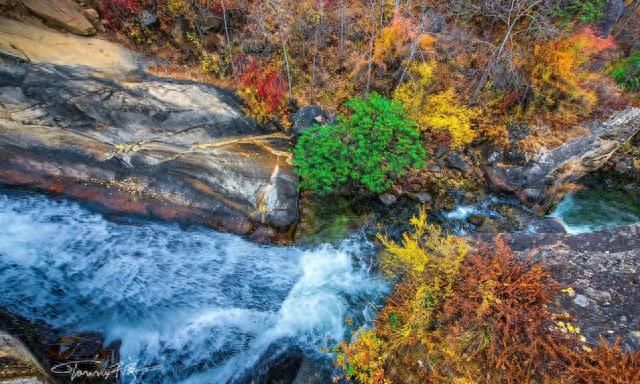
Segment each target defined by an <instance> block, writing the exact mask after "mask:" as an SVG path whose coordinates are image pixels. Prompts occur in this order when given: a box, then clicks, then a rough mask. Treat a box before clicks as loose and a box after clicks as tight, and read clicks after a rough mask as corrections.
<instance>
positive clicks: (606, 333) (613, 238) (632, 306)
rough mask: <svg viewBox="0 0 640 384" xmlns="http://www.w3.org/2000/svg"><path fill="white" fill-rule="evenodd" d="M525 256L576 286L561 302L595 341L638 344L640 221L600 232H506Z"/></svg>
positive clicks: (631, 347) (638, 346) (635, 347)
mask: <svg viewBox="0 0 640 384" xmlns="http://www.w3.org/2000/svg"><path fill="white" fill-rule="evenodd" d="M502 236H503V238H504V239H505V240H506V242H507V244H509V246H511V248H512V249H513V250H514V251H515V252H516V255H518V256H519V257H521V258H523V259H531V260H533V261H541V262H543V263H544V264H545V265H547V266H548V267H549V269H550V271H551V273H552V275H553V277H554V278H555V279H556V280H557V281H558V282H560V283H561V284H563V285H566V286H568V287H571V288H572V292H571V294H562V295H561V297H560V299H559V302H558V303H557V304H558V307H559V308H560V309H561V310H566V311H567V312H569V313H570V314H571V315H572V316H573V317H575V324H576V325H578V326H579V327H581V328H582V330H583V333H584V336H585V337H586V338H587V340H588V342H589V343H591V344H597V343H598V340H599V337H600V336H602V337H604V338H605V339H607V340H608V341H609V342H612V341H613V340H615V339H616V338H617V337H620V338H622V340H623V343H622V346H623V347H624V348H625V349H626V350H627V351H633V350H640V316H639V315H640V270H639V266H640V224H632V225H628V226H622V227H617V228H612V229H607V230H603V231H600V232H593V233H584V234H579V235H569V234H560V233H537V234H536V233H522V234H503V235H502Z"/></svg>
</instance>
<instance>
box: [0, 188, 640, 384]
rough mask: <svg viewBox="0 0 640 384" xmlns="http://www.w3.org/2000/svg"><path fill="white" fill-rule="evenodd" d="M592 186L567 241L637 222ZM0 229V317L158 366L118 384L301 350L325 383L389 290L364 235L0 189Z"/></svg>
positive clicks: (463, 212)
mask: <svg viewBox="0 0 640 384" xmlns="http://www.w3.org/2000/svg"><path fill="white" fill-rule="evenodd" d="M597 185H598V184H597V183H596V184H593V185H591V186H589V187H588V188H585V189H583V190H579V191H577V192H575V193H572V194H570V195H567V197H565V199H564V200H563V201H562V202H561V203H560V204H559V205H558V206H557V208H556V210H555V211H554V212H553V213H551V214H550V217H553V218H556V219H558V220H560V221H561V222H562V224H563V225H564V227H565V228H566V229H567V231H568V232H570V233H580V232H587V231H594V230H597V229H601V228H605V227H610V226H613V225H620V224H628V223H631V222H638V221H640V193H638V189H637V186H636V187H629V186H611V185H606V184H605V185H604V186H602V187H598V186H597ZM497 202H498V203H500V201H497ZM490 203H491V202H490ZM493 203H496V201H493ZM493 203H491V204H493ZM491 204H489V205H488V204H487V203H484V204H483V205H479V206H475V207H474V206H459V207H458V208H457V209H455V210H454V211H451V212H448V213H445V214H444V215H443V217H444V218H445V220H449V221H450V222H451V223H453V224H455V225H454V227H457V228H461V229H460V231H461V232H462V233H464V232H465V230H466V229H465V228H468V227H469V224H466V225H467V226H466V227H465V226H464V225H462V224H461V223H465V222H466V220H468V219H469V217H471V216H472V214H477V215H484V216H486V217H494V216H495V215H498V213H497V212H496V211H493V210H492V209H491V207H492V205H491ZM0 228H2V230H0V281H2V285H0V307H4V308H6V309H8V310H9V311H11V312H12V313H15V314H18V315H20V316H23V317H25V318H27V319H30V320H41V321H44V322H46V323H47V324H50V325H52V326H54V327H56V328H57V329H60V330H62V331H63V332H65V333H67V334H71V333H74V332H82V331H96V332H100V333H102V334H104V335H105V336H106V338H107V343H108V342H109V341H113V340H121V342H122V344H121V347H120V359H121V361H123V362H124V363H129V362H131V363H135V364H136V366H138V367H156V368H157V369H153V370H151V371H148V372H146V373H144V374H142V375H143V376H140V375H138V376H135V375H131V376H127V375H123V376H122V382H124V383H133V382H142V383H185V384H186V383H203V384H212V383H227V382H234V381H236V380H238V379H239V378H241V377H242V376H243V374H246V373H247V372H251V370H252V369H253V368H254V367H255V365H256V364H257V363H258V362H259V361H260V357H261V355H262V354H263V353H264V352H265V351H267V349H268V348H270V346H272V345H276V344H277V345H280V346H281V347H284V348H287V347H288V346H289V347H292V346H296V347H299V348H300V349H302V351H304V362H305V364H306V365H307V366H309V367H310V368H308V370H309V371H312V372H315V373H316V374H317V376H318V379H317V381H316V382H318V383H326V382H330V380H331V376H332V375H334V374H335V373H336V372H335V371H334V369H333V368H332V364H331V359H332V354H330V353H328V352H326V351H327V350H328V349H330V348H331V347H333V346H335V345H336V343H337V342H338V341H339V340H342V339H344V338H345V337H348V336H349V334H350V332H351V331H352V330H354V329H356V328H357V327H358V326H360V325H366V324H371V322H372V320H373V319H374V318H375V313H376V310H377V309H378V308H379V306H380V305H381V303H382V302H383V298H384V296H385V294H387V293H388V292H389V286H388V284H387V283H385V282H384V281H383V280H382V279H381V278H379V277H378V276H377V275H376V274H375V273H374V272H373V271H372V269H373V268H372V265H373V260H374V257H375V248H374V246H373V245H372V244H371V243H370V242H368V241H367V240H366V239H365V238H364V236H362V235H345V236H346V238H343V239H342V240H336V241H333V242H332V244H331V245H329V244H321V245H309V246H289V247H282V246H266V245H258V244H254V243H251V242H249V241H246V240H244V239H242V238H241V237H238V236H234V235H230V234H223V233H218V232H215V231H212V230H209V229H207V228H204V227H200V226H184V225H178V224H175V223H164V222H157V221H153V220H149V219H143V218H135V217H122V216H117V217H110V218H109V217H105V216H104V215H102V214H99V213H96V212H94V211H92V210H90V209H89V208H88V207H87V206H86V205H84V204H81V203H78V202H75V201H71V200H67V199H62V198H57V197H52V196H47V195H42V194H37V193H32V192H25V191H21V190H14V189H0ZM523 230H526V231H536V228H523ZM307 382H308V379H302V380H300V379H298V381H296V383H307Z"/></svg>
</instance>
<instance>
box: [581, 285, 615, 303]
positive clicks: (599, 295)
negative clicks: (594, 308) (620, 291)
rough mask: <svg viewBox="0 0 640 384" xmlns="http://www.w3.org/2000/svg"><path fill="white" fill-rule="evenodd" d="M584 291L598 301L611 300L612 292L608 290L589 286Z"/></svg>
mask: <svg viewBox="0 0 640 384" xmlns="http://www.w3.org/2000/svg"><path fill="white" fill-rule="evenodd" d="M584 293H585V295H587V296H589V297H590V298H592V299H593V300H596V301H600V302H607V301H609V300H611V294H610V293H609V292H607V291H600V290H597V289H593V288H591V287H587V288H585V290H584Z"/></svg>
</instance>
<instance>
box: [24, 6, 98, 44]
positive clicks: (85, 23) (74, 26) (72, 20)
mask: <svg viewBox="0 0 640 384" xmlns="http://www.w3.org/2000/svg"><path fill="white" fill-rule="evenodd" d="M21 1H22V4H24V6H25V7H27V8H28V9H29V10H30V11H31V12H33V14H35V15H36V16H38V17H40V18H42V19H43V20H45V21H47V22H49V23H51V24H53V25H55V26H56V27H60V28H62V29H64V30H66V31H69V32H71V33H75V34H76V35H83V36H89V35H94V34H95V33H96V29H95V28H94V26H93V24H91V22H90V21H89V20H88V19H87V18H86V17H85V16H84V15H83V14H82V11H81V10H80V8H79V7H78V5H77V4H76V3H75V2H74V1H72V0H21Z"/></svg>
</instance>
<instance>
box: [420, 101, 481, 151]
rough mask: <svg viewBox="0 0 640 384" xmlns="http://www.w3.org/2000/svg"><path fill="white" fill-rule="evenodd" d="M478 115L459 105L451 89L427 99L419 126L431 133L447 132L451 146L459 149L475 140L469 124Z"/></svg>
mask: <svg viewBox="0 0 640 384" xmlns="http://www.w3.org/2000/svg"><path fill="white" fill-rule="evenodd" d="M478 114H479V112H478V110H477V109H475V108H469V107H466V106H464V105H462V104H460V102H459V101H458V100H457V99H456V95H455V92H454V91H453V89H449V90H446V91H444V92H442V93H439V94H437V95H434V96H431V97H429V98H428V99H427V103H426V104H425V106H424V112H423V116H422V118H421V119H420V124H423V125H424V126H425V127H427V128H428V129H431V130H433V131H447V132H449V134H450V135H451V146H452V147H453V148H460V147H463V146H465V145H466V144H469V143H470V142H472V141H473V139H475V137H476V132H475V131H474V130H473V128H472V127H471V122H472V120H473V119H475V118H476V117H478Z"/></svg>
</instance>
